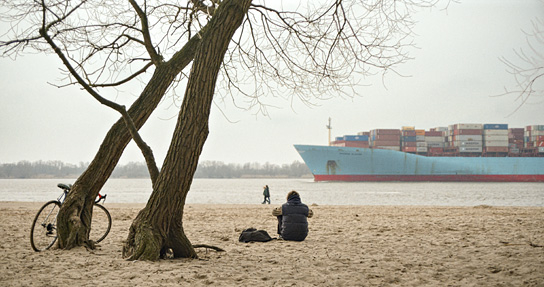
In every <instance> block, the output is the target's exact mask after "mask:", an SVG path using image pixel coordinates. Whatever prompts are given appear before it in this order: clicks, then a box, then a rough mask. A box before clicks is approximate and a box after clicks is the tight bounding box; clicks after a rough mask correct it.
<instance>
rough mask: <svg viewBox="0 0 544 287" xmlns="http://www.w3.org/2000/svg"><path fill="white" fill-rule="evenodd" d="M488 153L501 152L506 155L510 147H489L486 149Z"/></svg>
mask: <svg viewBox="0 0 544 287" xmlns="http://www.w3.org/2000/svg"><path fill="white" fill-rule="evenodd" d="M485 151H486V152H501V153H506V152H508V147H502V146H488V147H485Z"/></svg>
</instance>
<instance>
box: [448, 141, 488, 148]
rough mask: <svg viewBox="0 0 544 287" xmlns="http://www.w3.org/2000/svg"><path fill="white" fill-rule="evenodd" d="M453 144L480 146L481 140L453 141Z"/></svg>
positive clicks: (457, 145)
mask: <svg viewBox="0 0 544 287" xmlns="http://www.w3.org/2000/svg"><path fill="white" fill-rule="evenodd" d="M453 146H455V147H462V146H474V147H479V146H482V142H481V141H454V142H453Z"/></svg>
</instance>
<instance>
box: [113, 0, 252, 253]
mask: <svg viewBox="0 0 544 287" xmlns="http://www.w3.org/2000/svg"><path fill="white" fill-rule="evenodd" d="M250 4H251V0H228V1H224V2H222V3H221V5H220V6H219V8H218V9H217V11H216V13H215V15H214V16H213V18H212V20H211V21H210V22H209V23H208V26H209V30H208V33H205V34H203V37H202V43H201V45H200V46H199V48H198V50H197V52H196V54H195V59H194V61H193V66H192V69H191V73H190V76H189V81H188V84H187V89H186V91H185V97H184V99H183V103H182V107H181V110H180V113H179V116H178V120H177V124H176V128H175V131H174V135H173V139H172V142H171V144H170V148H169V150H168V153H167V155H166V158H165V161H164V164H163V166H162V169H161V171H160V174H159V177H158V179H157V183H156V186H155V187H154V189H153V193H152V194H151V197H150V199H149V201H148V202H147V205H146V207H145V208H144V209H142V210H141V211H140V212H139V214H138V216H137V217H136V219H135V220H134V221H133V223H132V225H131V227H130V230H129V234H128V237H127V240H126V242H125V245H124V248H123V256H124V257H129V260H157V259H159V258H160V256H161V255H163V254H164V253H166V252H167V251H168V250H169V249H171V250H172V252H173V255H174V258H179V257H185V258H197V254H196V252H195V250H194V248H193V246H192V245H191V242H190V241H189V239H188V238H187V237H186V236H185V233H184V231H183V210H184V205H185V199H186V196H187V193H188V192H189V188H190V186H191V183H192V180H193V175H194V173H195V171H196V167H197V164H198V158H199V156H200V153H201V151H202V147H203V146H204V143H205V141H206V138H207V136H208V119H209V114H210V109H211V104H212V100H213V95H214V91H215V85H216V81H217V75H218V73H219V69H220V67H221V63H222V62H223V57H224V55H225V52H226V50H227V48H228V45H229V43H230V42H231V39H232V37H233V35H234V32H235V31H236V30H237V29H238V27H239V26H240V25H241V24H242V21H243V19H244V17H245V15H246V14H247V11H248V9H249V6H250Z"/></svg>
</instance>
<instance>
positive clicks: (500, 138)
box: [482, 135, 508, 142]
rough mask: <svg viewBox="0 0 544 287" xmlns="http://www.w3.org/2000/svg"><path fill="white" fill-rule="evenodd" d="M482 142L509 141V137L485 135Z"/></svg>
mask: <svg viewBox="0 0 544 287" xmlns="http://www.w3.org/2000/svg"><path fill="white" fill-rule="evenodd" d="M482 140H484V141H506V142H507V141H508V137H507V136H495V135H491V136H489V135H485V136H483V138H482Z"/></svg>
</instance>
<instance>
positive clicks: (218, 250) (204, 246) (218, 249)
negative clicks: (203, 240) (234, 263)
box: [193, 244, 226, 252]
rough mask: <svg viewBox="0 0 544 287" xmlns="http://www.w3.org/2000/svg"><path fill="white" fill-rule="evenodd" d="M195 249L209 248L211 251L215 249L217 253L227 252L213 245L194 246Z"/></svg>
mask: <svg viewBox="0 0 544 287" xmlns="http://www.w3.org/2000/svg"><path fill="white" fill-rule="evenodd" d="M193 248H209V249H213V250H215V251H217V252H226V251H225V249H223V248H220V247H217V246H213V245H207V244H194V245H193Z"/></svg>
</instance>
